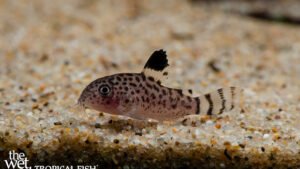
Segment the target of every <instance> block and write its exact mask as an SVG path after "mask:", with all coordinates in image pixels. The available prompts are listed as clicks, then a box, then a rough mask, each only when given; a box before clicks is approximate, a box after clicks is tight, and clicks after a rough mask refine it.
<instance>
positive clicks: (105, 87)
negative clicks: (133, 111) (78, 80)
mask: <svg viewBox="0 0 300 169" xmlns="http://www.w3.org/2000/svg"><path fill="white" fill-rule="evenodd" d="M98 91H99V93H100V95H101V96H107V95H109V93H110V92H111V89H110V87H109V86H108V85H101V86H100V87H99V89H98Z"/></svg>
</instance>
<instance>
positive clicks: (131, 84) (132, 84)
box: [129, 83, 137, 87]
mask: <svg viewBox="0 0 300 169" xmlns="http://www.w3.org/2000/svg"><path fill="white" fill-rule="evenodd" d="M129 85H130V86H133V87H137V85H136V84H135V83H129Z"/></svg>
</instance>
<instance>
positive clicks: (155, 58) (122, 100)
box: [78, 50, 242, 121]
mask: <svg viewBox="0 0 300 169" xmlns="http://www.w3.org/2000/svg"><path fill="white" fill-rule="evenodd" d="M168 66H169V64H168V60H167V55H166V52H165V51H163V50H159V51H155V52H154V53H153V54H152V55H151V56H150V58H149V59H148V61H147V62H146V64H145V66H144V70H143V71H142V72H141V73H120V74H114V75H110V76H106V77H102V78H99V79H96V80H95V81H93V82H91V83H90V84H89V85H88V86H87V87H86V88H85V89H84V90H83V92H82V93H81V96H80V98H79V99H78V103H79V104H80V105H82V106H83V107H85V108H90V109H94V110H98V111H103V112H106V113H110V114H115V115H124V116H129V117H132V118H135V119H141V120H145V119H156V120H159V121H163V120H174V119H177V118H180V117H183V116H186V115H192V114H207V115H213V114H221V113H223V112H224V111H228V110H231V109H233V108H235V107H236V106H237V105H238V99H239V98H238V96H239V95H240V93H241V91H242V90H241V89H239V88H236V87H228V88H221V89H218V90H217V91H215V92H211V93H208V94H205V95H203V96H200V97H192V96H190V95H185V94H184V92H183V90H181V89H173V88H169V87H165V86H163V85H161V80H162V79H163V78H164V77H166V76H167V75H168V73H167V71H166V68H167V67H168ZM189 92H190V93H192V91H191V90H189Z"/></svg>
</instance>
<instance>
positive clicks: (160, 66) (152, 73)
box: [142, 49, 169, 82]
mask: <svg viewBox="0 0 300 169" xmlns="http://www.w3.org/2000/svg"><path fill="white" fill-rule="evenodd" d="M168 66H169V64H168V58H167V54H166V51H164V50H163V49H160V50H157V51H154V52H153V53H152V55H151V56H150V58H149V59H148V61H147V62H146V64H145V66H144V70H143V72H142V73H143V74H144V75H145V76H146V77H153V78H154V79H155V80H156V81H159V82H161V81H162V79H163V78H164V77H167V75H168V72H167V71H166V70H165V69H166V68H167V67H168Z"/></svg>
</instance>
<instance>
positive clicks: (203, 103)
mask: <svg viewBox="0 0 300 169" xmlns="http://www.w3.org/2000/svg"><path fill="white" fill-rule="evenodd" d="M242 93H243V89H241V88H238V87H226V88H221V89H218V90H217V91H214V92H211V93H207V94H205V95H203V96H200V97H197V98H196V100H197V102H198V109H197V110H198V111H197V113H196V114H207V115H213V114H222V113H223V112H225V111H229V110H232V109H235V108H242Z"/></svg>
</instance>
